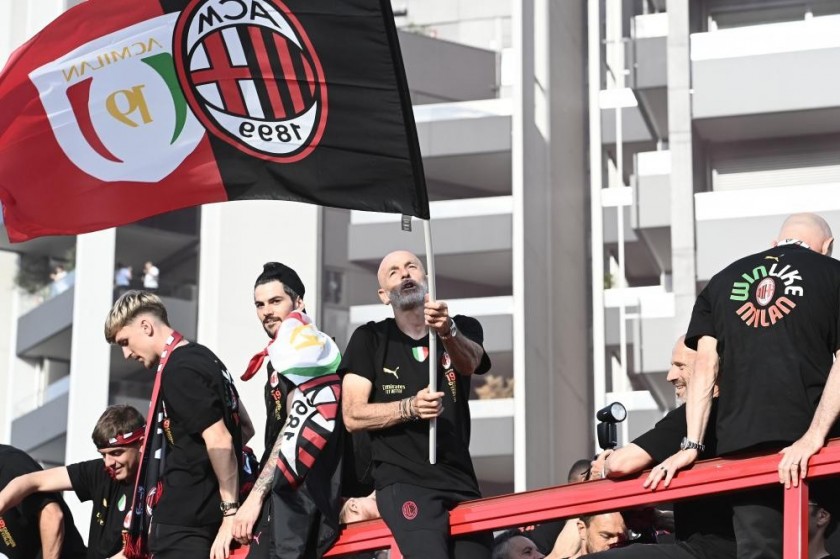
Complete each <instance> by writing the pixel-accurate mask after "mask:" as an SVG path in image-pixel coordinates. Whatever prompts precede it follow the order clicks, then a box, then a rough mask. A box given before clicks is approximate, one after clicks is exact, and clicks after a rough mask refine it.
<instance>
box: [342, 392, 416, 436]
mask: <svg viewBox="0 0 840 559" xmlns="http://www.w3.org/2000/svg"><path fill="white" fill-rule="evenodd" d="M408 404H409V403H408V402H403V401H402V400H400V401H397V402H383V403H358V404H354V405H352V406H345V407H344V408H343V410H342V411H343V413H344V423H345V427H347V430H348V431H350V432H351V433H352V432H354V431H371V430H376V429H386V428H388V427H392V426H394V425H398V424H400V423H405V422H406V421H408V420H409V418H407V417H404V413H403V410H405V409H409V412H411V409H410V408H409V407H408Z"/></svg>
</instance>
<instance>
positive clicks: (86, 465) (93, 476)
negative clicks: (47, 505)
mask: <svg viewBox="0 0 840 559" xmlns="http://www.w3.org/2000/svg"><path fill="white" fill-rule="evenodd" d="M67 473H68V475H69V476H70V483H71V484H72V486H73V491H74V492H75V493H76V496H77V497H79V500H80V501H82V502H85V501H93V511H92V512H91V515H90V532H89V533H88V546H89V547H88V554H87V557H88V559H107V558H109V557H113V556H114V555H116V554H117V552H119V551H120V550H121V549H122V530H123V523H124V522H125V517H126V515H127V514H128V513H129V512H130V511H131V493H132V491H133V480H132V481H131V482H126V483H121V482H119V481H114V480H113V479H111V476H109V475H108V472H107V471H105V464H104V462H103V461H102V460H101V459H96V460H88V461H87V462H79V463H78V464H70V465H69V466H67Z"/></svg>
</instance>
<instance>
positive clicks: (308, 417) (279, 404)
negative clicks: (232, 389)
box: [233, 262, 344, 559]
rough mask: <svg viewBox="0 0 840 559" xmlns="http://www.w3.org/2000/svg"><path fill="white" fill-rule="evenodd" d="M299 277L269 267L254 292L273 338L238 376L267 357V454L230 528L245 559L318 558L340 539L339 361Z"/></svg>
mask: <svg viewBox="0 0 840 559" xmlns="http://www.w3.org/2000/svg"><path fill="white" fill-rule="evenodd" d="M305 293H306V288H305V287H304V285H303V282H302V281H301V280H300V277H299V276H298V274H297V272H295V271H294V270H293V269H291V268H289V267H288V266H286V265H284V264H281V263H279V262H269V263H267V264H265V265H264V266H263V271H262V273H261V274H260V275H259V277H258V278H257V281H256V283H255V285H254V306H255V307H256V311H257V318H259V320H260V323H261V324H262V325H263V329H264V330H265V333H266V334H268V337H269V338H271V341H270V342H269V344H268V346H267V347H266V348H265V349H264V350H263V351H261V352H260V353H258V354H256V355H255V356H254V358H253V359H251V362H250V363H249V365H248V368H247V370H246V371H245V373H244V374H243V375H242V380H246V381H247V380H249V379H251V378H253V376H254V375H255V374H256V373H257V372H259V370H260V368H261V367H262V364H263V362H264V360H265V358H266V357H268V358H269V359H270V363H269V364H268V366H267V379H266V384H265V405H266V426H265V453H264V454H263V457H262V460H260V475H259V477H258V479H257V481H256V483H255V484H254V487H253V489H252V490H251V493H250V495H249V496H248V498H247V499H246V500H245V502H244V503H243V504H242V507H241V508H240V510H239V512H237V514H236V518H235V521H234V529H233V535H234V537H235V538H237V540H239V541H240V542H242V543H246V542H250V543H251V549H250V552H249V555H248V557H249V558H251V559H262V558H268V557H271V558H277V559H309V558H319V557H321V556H322V555H323V554H324V553H325V552H326V551H327V549H329V547H330V546H331V545H332V543H333V542H334V541H335V539H336V537H337V536H338V515H339V510H340V505H341V503H340V482H341V457H342V450H343V447H342V441H343V431H344V429H343V428H342V426H341V421H340V418H339V413H338V411H339V409H338V401H339V396H340V394H341V380H340V379H339V377H338V375H337V374H336V372H335V371H336V369H337V367H338V364H339V361H340V359H341V356H340V354H339V352H338V348H337V347H336V345H335V342H333V340H332V339H331V338H330V337H329V336H326V335H325V334H323V333H322V332H320V331H318V330H317V329H316V328H315V325H314V324H313V323H312V321H311V320H310V319H309V317H308V316H307V314H306V310H305V306H304V302H303V297H304V295H305Z"/></svg>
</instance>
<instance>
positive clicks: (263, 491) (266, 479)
mask: <svg viewBox="0 0 840 559" xmlns="http://www.w3.org/2000/svg"><path fill="white" fill-rule="evenodd" d="M282 442H283V431H282V430H281V431H280V432H279V433H277V438H276V439H275V440H274V446H272V447H271V454H269V456H268V460H267V461H266V463H265V466H263V469H262V471H261V472H260V476H259V477H258V478H257V481H256V482H255V483H254V489H253V491H259V492H260V498H261V499H263V500H265V496H266V495H268V491H269V490H270V489H271V486H272V484H273V483H274V471H275V470H276V469H277V454H278V453H279V452H280V445H281V443H282Z"/></svg>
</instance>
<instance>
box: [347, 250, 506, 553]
mask: <svg viewBox="0 0 840 559" xmlns="http://www.w3.org/2000/svg"><path fill="white" fill-rule="evenodd" d="M377 278H378V280H379V291H378V294H379V299H380V301H382V303H383V304H385V305H389V306H390V307H391V308H392V309H393V312H394V318H389V319H386V320H383V321H381V322H378V323H374V322H370V323H368V324H365V325H363V326H361V327H359V328H358V329H357V330H356V332H354V333H353V336H352V338H351V339H350V343H349V344H348V346H347V350H346V351H345V353H344V358H343V359H342V362H341V365H340V367H339V374H341V375H342V376H343V382H342V400H343V402H342V409H343V413H344V423H345V425H346V427H347V429H348V430H349V431H351V432H354V431H369V432H370V437H371V446H372V454H373V465H374V470H373V478H374V484H375V487H376V503H377V505H378V507H379V512H380V513H381V514H382V518H383V520H384V521H385V523H386V524H387V525H388V528H389V529H390V530H391V532H392V534H393V535H394V538H395V539H396V542H397V545H398V546H399V548H400V552H401V553H402V555H403V557H405V558H406V559H414V558H422V559H448V558H449V557H456V558H458V559H467V558H469V559H473V558H475V559H479V558H482V559H486V558H489V557H490V550H491V547H492V540H491V536H490V534H470V535H467V536H463V537H459V538H454V539H451V538H450V536H449V510H450V509H452V508H453V507H454V506H455V505H456V504H458V503H460V502H463V501H467V500H471V499H477V498H479V497H481V494H480V492H479V488H478V481H477V480H476V476H475V471H474V469H473V464H472V459H471V458H470V454H469V446H470V411H469V405H468V401H467V400H468V398H469V394H470V377H471V376H472V375H473V374H483V373H485V372H486V371H488V370H489V369H490V359H489V358H488V357H487V353H486V352H485V351H484V348H483V347H482V343H483V340H484V333H483V330H482V328H481V325H480V324H479V323H478V321H477V320H475V319H473V318H470V317H467V316H462V315H457V316H454V317H453V316H450V314H449V308H448V306H447V304H446V302H444V301H429V298H428V294H427V283H426V272H425V269H424V268H423V264H422V263H421V262H420V260H419V259H418V258H417V256H416V255H414V254H412V253H410V252H407V251H397V252H392V253H391V254H389V255H387V256H386V257H385V258H384V259H383V260H382V263H381V265H380V266H379V272H378V274H377ZM430 335H432V336H437V337H438V340H439V343H438V346H437V347H438V351H437V355H434V356H429V336H430ZM429 358H432V359H437V360H438V365H439V366H438V378H437V386H438V387H439V389H438V390H437V391H435V392H432V391H430V390H429V386H428V384H429V361H428V360H429ZM434 418H437V420H438V421H437V463H436V464H430V463H429V460H428V448H429V420H431V419H434Z"/></svg>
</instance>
